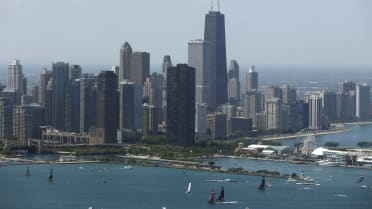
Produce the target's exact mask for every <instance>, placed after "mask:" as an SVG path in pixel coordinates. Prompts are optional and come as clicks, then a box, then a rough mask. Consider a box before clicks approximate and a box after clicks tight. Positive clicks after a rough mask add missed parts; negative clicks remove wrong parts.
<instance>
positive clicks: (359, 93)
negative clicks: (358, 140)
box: [355, 83, 370, 120]
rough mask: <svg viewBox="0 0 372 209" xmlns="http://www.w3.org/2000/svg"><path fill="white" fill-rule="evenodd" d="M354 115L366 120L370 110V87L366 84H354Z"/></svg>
mask: <svg viewBox="0 0 372 209" xmlns="http://www.w3.org/2000/svg"><path fill="white" fill-rule="evenodd" d="M355 100H356V104H355V110H356V112H355V116H356V117H357V118H358V119H359V120H368V118H369V115H370V112H369V109H370V87H369V86H368V85H367V84H365V83H364V84H357V85H356V99H355Z"/></svg>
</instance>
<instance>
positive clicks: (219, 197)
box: [217, 187, 225, 202]
mask: <svg viewBox="0 0 372 209" xmlns="http://www.w3.org/2000/svg"><path fill="white" fill-rule="evenodd" d="M224 199H225V190H224V188H223V187H221V192H220V195H219V196H218V198H217V202H223V201H224Z"/></svg>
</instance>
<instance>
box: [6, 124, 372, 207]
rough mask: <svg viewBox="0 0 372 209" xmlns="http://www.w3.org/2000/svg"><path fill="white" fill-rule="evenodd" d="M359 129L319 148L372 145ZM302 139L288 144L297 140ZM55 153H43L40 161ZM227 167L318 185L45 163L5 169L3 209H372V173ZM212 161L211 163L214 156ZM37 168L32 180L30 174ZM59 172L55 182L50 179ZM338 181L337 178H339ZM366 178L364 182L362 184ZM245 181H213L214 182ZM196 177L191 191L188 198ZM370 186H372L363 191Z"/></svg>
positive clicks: (237, 162) (368, 130) (242, 162)
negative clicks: (218, 200) (215, 197)
mask: <svg viewBox="0 0 372 209" xmlns="http://www.w3.org/2000/svg"><path fill="white" fill-rule="evenodd" d="M346 128H347V129H349V130H351V132H346V133H341V134H332V135H326V136H321V137H320V139H319V141H320V142H319V144H322V143H324V142H326V141H338V142H340V144H341V146H350V147H352V146H355V145H356V143H357V142H359V141H371V138H372V137H371V138H370V137H369V136H372V125H351V126H347V127H346ZM293 141H294V140H287V143H293ZM45 157H46V158H50V157H51V156H37V157H36V158H38V159H39V158H41V159H44V158H45ZM212 160H213V161H215V162H216V164H217V165H220V166H221V167H222V168H231V167H242V168H244V169H245V170H253V171H257V170H262V169H265V170H270V171H278V172H280V173H282V174H290V173H297V174H299V173H300V172H301V171H303V172H304V174H305V176H310V177H312V178H314V179H316V181H317V183H318V184H320V185H319V186H316V185H310V186H308V185H298V184H296V183H295V182H288V181H286V180H285V179H274V178H268V179H267V181H268V182H270V183H271V184H272V185H273V186H272V187H271V188H268V189H267V190H266V191H263V192H262V191H259V190H258V189H257V187H258V185H259V183H260V179H261V178H260V177H257V176H244V175H233V174H224V173H215V172H203V171H189V170H179V169H168V168H156V167H142V166H136V167H135V168H134V169H132V170H126V169H122V168H123V166H124V165H117V164H103V163H99V164H65V165H62V164H58V165H55V164H43V165H12V166H0V209H25V208H27V209H62V208H63V209H80V208H82V209H87V208H88V207H89V206H93V207H94V208H104V209H122V208H128V209H152V208H153V209H157V208H158V209H161V208H162V207H164V206H165V207H167V209H190V208H197V209H199V208H208V209H209V208H221V209H222V208H223V209H244V208H246V207H249V208H250V209H297V208H302V209H312V208H319V209H371V208H372V188H370V187H371V186H372V170H368V169H356V168H341V167H324V166H317V165H301V164H300V165H299V164H290V163H286V162H272V161H258V160H249V159H231V158H214V159H212ZM206 161H209V159H207V160H206ZM27 167H29V169H30V172H31V173H32V176H30V177H26V176H24V174H25V172H26V168H27ZM50 168H53V169H54V180H53V182H51V183H49V182H48V180H47V178H48V175H49V170H50ZM331 176H332V178H331ZM361 176H364V177H365V180H364V182H362V183H357V180H358V179H359V178H360V177H361ZM226 178H230V179H233V180H239V181H240V182H206V181H204V180H208V179H226ZM190 179H191V181H192V189H191V193H190V194H185V191H186V189H187V182H188V181H189V180H190ZM361 185H367V186H368V187H369V188H368V189H362V188H360V186H361ZM221 186H224V188H225V200H226V201H236V203H234V204H214V205H209V204H208V203H207V199H208V196H209V194H210V192H211V191H212V189H215V190H216V193H217V194H218V193H219V189H220V187H221Z"/></svg>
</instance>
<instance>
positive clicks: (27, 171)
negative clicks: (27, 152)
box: [25, 167, 31, 176]
mask: <svg viewBox="0 0 372 209" xmlns="http://www.w3.org/2000/svg"><path fill="white" fill-rule="evenodd" d="M25 176H31V173H30V169H29V168H28V167H27V170H26V174H25Z"/></svg>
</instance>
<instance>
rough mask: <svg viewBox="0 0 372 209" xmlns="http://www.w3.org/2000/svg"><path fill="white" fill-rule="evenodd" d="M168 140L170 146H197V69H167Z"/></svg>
mask: <svg viewBox="0 0 372 209" xmlns="http://www.w3.org/2000/svg"><path fill="white" fill-rule="evenodd" d="M167 76H168V81H167V139H168V142H169V143H170V144H177V145H193V144H195V68H193V67H189V66H188V65H186V64H178V65H177V67H169V68H168V69H167Z"/></svg>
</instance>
